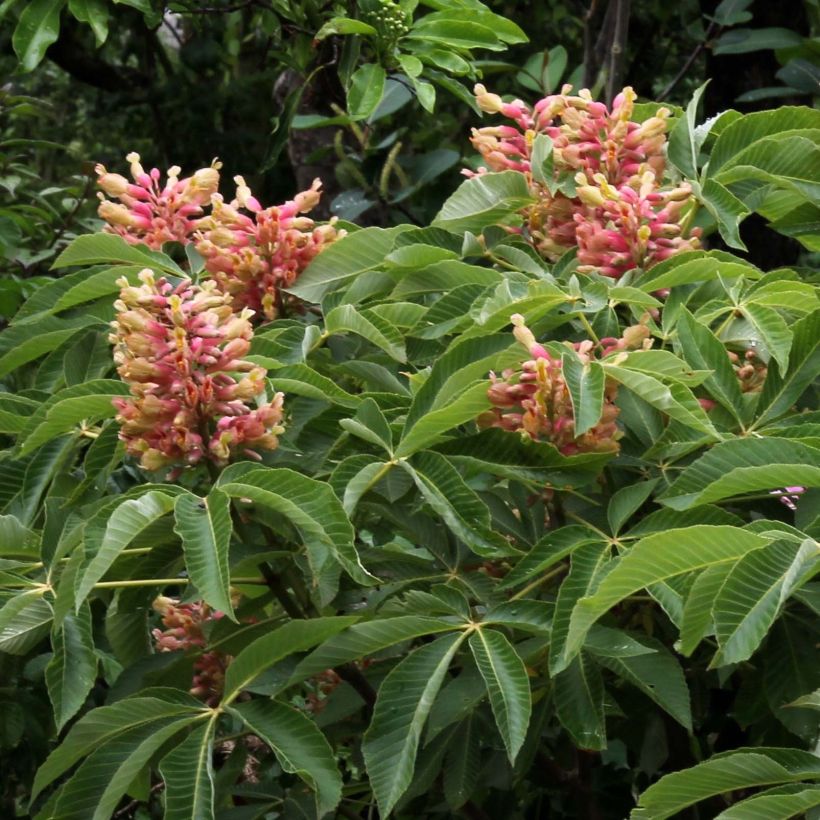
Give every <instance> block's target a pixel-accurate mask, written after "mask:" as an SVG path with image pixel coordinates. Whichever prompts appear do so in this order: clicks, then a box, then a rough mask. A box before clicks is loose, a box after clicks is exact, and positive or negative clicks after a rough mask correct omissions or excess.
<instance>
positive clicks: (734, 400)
mask: <svg viewBox="0 0 820 820" xmlns="http://www.w3.org/2000/svg"><path fill="white" fill-rule="evenodd" d="M677 329H678V338H679V339H680V342H681V353H682V355H683V357H684V358H685V359H686V361H687V362H689V364H691V365H692V367H695V368H699V369H703V370H711V371H712V374H711V375H710V376H709V377H708V378H707V379H706V380H705V381H704V383H703V384H704V387H706V389H707V390H708V391H709V393H710V394H711V395H712V396H713V397H714V398H715V399H716V400H717V401H718V402H720V404H721V405H722V406H723V407H725V408H726V409H727V410H728V411H729V412H730V413H731V414H732V415H733V416H734V417H735V418H736V419H737V420H738V422H741V418H740V413H741V409H742V407H743V397H742V395H741V392H740V386H739V384H738V380H737V376H735V372H734V370H733V369H732V365H731V363H730V361H729V357H728V355H727V354H726V348H725V346H724V345H723V344H722V343H721V342H720V341H719V340H718V338H717V336H715V335H714V333H712V331H711V330H710V329H709V328H708V327H706V325H704V324H701V323H700V322H698V321H697V320H696V319H695V318H694V317H693V316H692V314H691V313H690V312H689V311H688V310H686V308H683V309H682V310H681V313H680V317H679V318H678V324H677Z"/></svg>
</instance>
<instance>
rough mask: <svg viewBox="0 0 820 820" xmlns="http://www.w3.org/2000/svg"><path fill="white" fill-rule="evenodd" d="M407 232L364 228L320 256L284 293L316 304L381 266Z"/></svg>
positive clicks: (400, 228) (410, 228) (406, 227)
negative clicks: (358, 277)
mask: <svg viewBox="0 0 820 820" xmlns="http://www.w3.org/2000/svg"><path fill="white" fill-rule="evenodd" d="M408 230H412V226H410V225H400V226H398V227H396V228H364V229H363V230H360V231H354V232H353V233H351V234H348V235H347V236H345V237H344V238H343V239H341V240H340V241H338V242H334V243H333V244H332V245H331V246H330V247H329V248H327V249H326V250H325V251H323V252H322V253H320V254H319V255H318V256H317V257H316V258H315V259H314V260H313V261H312V262H311V263H310V265H308V266H307V268H306V269H305V270H304V271H303V272H302V273H301V274H300V275H299V279H298V280H297V282H296V284H295V285H293V286H291V287H290V288H289V289H288V292H289V293H292V294H294V295H295V296H298V297H299V298H300V299H304V300H305V301H306V302H318V301H320V300H321V299H322V298H323V297H324V296H325V295H326V294H327V293H330V292H332V291H334V290H336V289H337V287H338V286H339V285H341V284H342V283H344V282H346V281H347V280H348V279H351V278H353V277H354V276H358V275H359V274H362V273H364V272H365V271H368V270H373V269H374V268H377V267H379V266H381V265H382V264H383V263H384V258H385V257H386V256H387V254H388V253H390V251H391V250H392V249H393V245H394V244H395V242H396V238H397V237H398V236H399V235H400V234H401V233H402V232H403V231H408Z"/></svg>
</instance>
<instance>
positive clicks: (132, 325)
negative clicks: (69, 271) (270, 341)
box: [109, 269, 283, 470]
mask: <svg viewBox="0 0 820 820" xmlns="http://www.w3.org/2000/svg"><path fill="white" fill-rule="evenodd" d="M139 279H140V282H141V284H140V285H139V286H131V285H129V283H128V281H127V280H125V279H122V280H120V282H119V284H120V285H121V288H122V289H121V291H120V298H119V299H118V300H117V301H116V302H115V303H114V305H115V308H116V309H117V318H116V320H115V321H114V322H112V333H111V335H110V337H109V338H110V341H111V342H112V343H113V344H114V361H115V363H116V364H117V371H118V373H119V374H120V376H121V377H122V379H123V380H124V381H125V382H127V383H128V385H129V388H130V393H131V396H130V397H129V398H117V399H114V405H115V407H116V408H117V410H118V416H117V420H118V421H119V422H120V424H121V425H122V428H121V430H120V439H121V440H122V441H124V442H125V448H126V451H127V452H128V453H129V454H131V455H133V456H135V457H137V458H139V460H140V464H141V466H142V467H144V468H145V469H146V470H160V469H164V468H166V467H173V468H175V469H177V470H179V469H181V468H182V467H185V466H187V465H195V464H198V463H199V462H201V461H202V460H203V459H206V460H210V461H212V462H214V463H215V464H217V465H223V464H225V463H226V462H227V461H228V460H229V458H230V457H231V456H232V455H233V454H235V453H237V452H241V453H243V454H244V455H246V456H248V457H251V458H257V459H258V458H260V456H259V455H258V453H257V452H256V451H257V450H273V449H275V448H276V446H277V443H278V435H279V434H280V433H281V432H282V430H283V428H282V426H281V422H282V400H283V396H282V394H281V393H277V394H276V395H275V396H274V397H273V399H272V400H271V401H270V402H261V403H260V401H259V400H260V399H261V397H262V396H263V394H264V393H265V370H264V368H261V367H256V366H254V365H253V364H251V363H250V362H247V361H245V360H243V359H242V357H243V356H244V355H246V354H247V352H248V350H249V349H250V340H251V337H252V336H253V330H252V328H251V324H250V321H249V320H250V316H251V313H252V312H251V311H250V310H248V309H245V310H243V311H241V312H240V313H239V314H234V312H233V309H232V305H231V297H230V296H229V295H227V294H224V293H221V292H220V291H219V290H218V288H217V286H216V283H215V282H205V283H203V284H202V285H201V286H198V285H194V284H193V283H191V282H190V281H187V280H186V281H183V282H182V283H180V284H179V285H177V286H176V287H175V286H174V285H172V284H171V283H169V282H167V281H166V280H165V279H159V280H155V279H154V275H153V273H152V272H151V271H150V270H148V269H146V270H143V271H142V272H141V273H140V274H139ZM252 400H256V401H257V404H258V406H256V407H251V406H250V404H249V402H250V401H252Z"/></svg>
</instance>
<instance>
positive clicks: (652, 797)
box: [630, 748, 820, 820]
mask: <svg viewBox="0 0 820 820" xmlns="http://www.w3.org/2000/svg"><path fill="white" fill-rule="evenodd" d="M817 777H820V759H818V758H817V757H816V756H815V755H813V754H811V753H809V752H803V751H800V750H798V749H767V748H756V749H738V750H737V751H733V752H727V753H725V754H722V755H716V756H715V757H713V758H711V759H710V760H707V761H705V762H704V763H699V764H698V765H697V766H693V767H692V768H691V769H685V770H684V771H681V772H673V773H672V774H668V775H666V777H662V778H661V779H660V780H659V781H658V782H657V783H655V784H653V785H652V786H650V787H649V788H648V789H647V790H646V791H645V792H644V793H643V794H642V795H641V796H640V799H639V800H638V808H637V809H635V810H634V811H633V812H632V814H631V815H630V816H631V817H632V818H633V820H666V818H667V817H673V816H674V815H676V814H677V813H678V812H680V811H682V810H683V809H685V808H686V807H687V806H691V805H694V804H695V803H698V802H699V801H701V800H705V799H706V798H708V797H711V796H712V795H715V794H721V793H723V792H730V791H736V790H738V789H746V788H749V787H751V786H767V785H770V784H773V783H790V782H796V781H799V780H804V779H811V778H817ZM744 820H745V818H744Z"/></svg>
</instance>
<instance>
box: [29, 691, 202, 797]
mask: <svg viewBox="0 0 820 820" xmlns="http://www.w3.org/2000/svg"><path fill="white" fill-rule="evenodd" d="M198 709H201V704H198V703H197V702H196V701H193V702H192V703H190V704H187V705H186V704H185V703H181V702H173V701H167V700H162V699H160V698H158V697H140V698H131V699H128V700H123V701H120V702H119V703H115V704H113V705H111V706H102V707H100V708H98V709H93V710H91V711H90V712H88V713H87V714H86V715H84V716H83V717H82V718H81V719H80V720H79V721H77V723H75V724H74V725H73V726H72V727H71V730H70V732H69V733H68V735H66V738H65V740H64V742H63V743H62V744H60V746H58V747H57V748H56V749H55V750H54V751H53V752H52V753H51V754H50V755H49V757H48V759H47V760H46V762H45V763H44V764H43V765H42V766H41V767H40V769H39V770H38V772H37V776H36V777H35V779H34V786H33V787H32V794H31V799H32V800H35V799H36V798H37V796H38V795H39V794H40V792H41V791H42V790H43V789H44V788H45V787H46V786H48V784H49V783H51V782H53V781H54V780H56V779H57V778H58V777H59V776H60V775H61V774H63V773H64V772H67V771H68V770H69V769H70V768H71V767H72V766H73V765H74V764H75V763H77V762H78V761H79V760H80V759H82V758H83V757H85V756H86V755H87V754H89V753H91V752H92V751H93V750H94V749H96V748H99V747H103V746H105V745H106V744H107V743H108V742H109V741H110V740H111V739H112V738H115V737H116V736H117V735H120V734H123V733H126V732H128V731H129V730H132V729H136V728H139V727H143V726H149V727H153V726H156V725H158V724H160V723H163V724H167V723H170V722H171V720H172V719H174V718H180V717H183V716H186V715H188V716H191V715H193V714H195V713H196V711H197V710H198ZM152 731H153V728H152ZM131 774H132V779H133V776H134V774H135V773H134V772H132V773H131Z"/></svg>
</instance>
